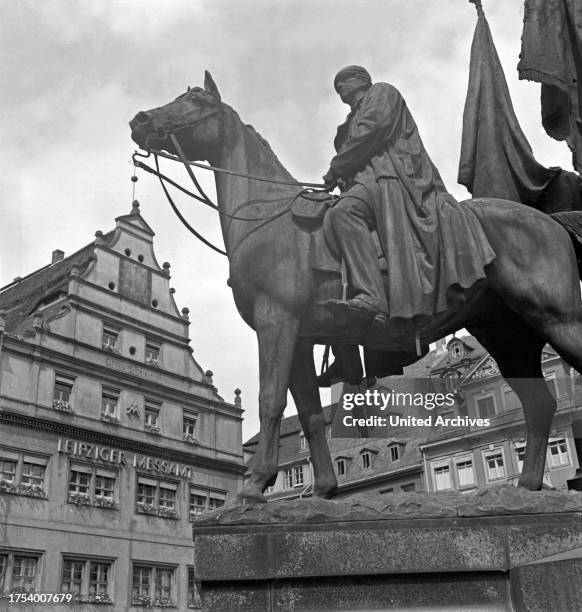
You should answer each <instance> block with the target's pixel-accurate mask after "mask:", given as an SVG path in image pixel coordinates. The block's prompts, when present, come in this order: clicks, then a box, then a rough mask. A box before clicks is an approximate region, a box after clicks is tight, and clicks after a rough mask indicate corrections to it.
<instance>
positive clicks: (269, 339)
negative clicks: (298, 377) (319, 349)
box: [238, 296, 299, 502]
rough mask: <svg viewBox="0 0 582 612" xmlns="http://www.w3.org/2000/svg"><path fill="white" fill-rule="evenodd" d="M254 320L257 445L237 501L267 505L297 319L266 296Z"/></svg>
mask: <svg viewBox="0 0 582 612" xmlns="http://www.w3.org/2000/svg"><path fill="white" fill-rule="evenodd" d="M254 319H255V330H256V332H257V339H258V341H259V382H260V389H259V419H260V430H259V442H258V446H257V452H256V453H255V456H254V457H253V461H252V468H251V475H250V477H249V479H248V481H247V483H246V485H245V486H244V488H243V490H242V491H241V492H240V493H239V494H238V499H239V500H240V501H243V502H244V501H249V502H266V501H267V500H266V498H265V496H264V495H263V491H264V490H265V488H266V487H267V486H268V484H270V483H271V482H273V480H274V478H275V477H276V476H277V472H278V469H279V428H280V424H281V417H282V416H283V411H284V410H285V406H286V404H287V389H288V388H289V378H290V375H291V364H292V361H293V353H294V351H295V341H296V339H297V330H298V328H299V319H298V317H297V316H296V315H295V314H293V313H291V312H289V310H287V309H286V308H285V307H283V306H281V305H280V304H278V303H277V302H274V301H273V300H272V299H270V298H269V297H267V296H260V297H259V298H257V300H256V302H255V310H254Z"/></svg>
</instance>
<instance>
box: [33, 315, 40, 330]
mask: <svg viewBox="0 0 582 612" xmlns="http://www.w3.org/2000/svg"><path fill="white" fill-rule="evenodd" d="M32 327H33V328H34V329H36V330H39V329H42V318H41V317H40V316H39V315H36V316H35V317H34V319H33V320H32Z"/></svg>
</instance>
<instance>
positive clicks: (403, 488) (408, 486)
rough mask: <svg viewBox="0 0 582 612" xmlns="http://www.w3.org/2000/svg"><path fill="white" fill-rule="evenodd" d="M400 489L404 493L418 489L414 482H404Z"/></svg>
mask: <svg viewBox="0 0 582 612" xmlns="http://www.w3.org/2000/svg"><path fill="white" fill-rule="evenodd" d="M400 490H401V491H402V492H403V493H410V492H411V491H416V485H415V484H414V483H413V482H410V483H408V484H403V485H400Z"/></svg>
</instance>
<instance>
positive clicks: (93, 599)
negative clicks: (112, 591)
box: [85, 593, 113, 604]
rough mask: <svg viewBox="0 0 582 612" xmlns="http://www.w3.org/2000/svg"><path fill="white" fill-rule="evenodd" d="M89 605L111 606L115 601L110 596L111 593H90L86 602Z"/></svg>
mask: <svg viewBox="0 0 582 612" xmlns="http://www.w3.org/2000/svg"><path fill="white" fill-rule="evenodd" d="M85 601H86V602H87V603H92V604H111V603H113V599H111V597H110V596H109V593H89V596H88V597H87V599H86V600H85Z"/></svg>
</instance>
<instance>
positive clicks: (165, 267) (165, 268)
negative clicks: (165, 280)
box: [162, 261, 170, 276]
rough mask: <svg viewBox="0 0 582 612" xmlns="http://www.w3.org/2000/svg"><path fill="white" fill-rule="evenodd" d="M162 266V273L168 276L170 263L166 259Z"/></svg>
mask: <svg viewBox="0 0 582 612" xmlns="http://www.w3.org/2000/svg"><path fill="white" fill-rule="evenodd" d="M162 268H164V274H165V275H166V276H170V264H169V262H167V261H164V263H163V264H162Z"/></svg>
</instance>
